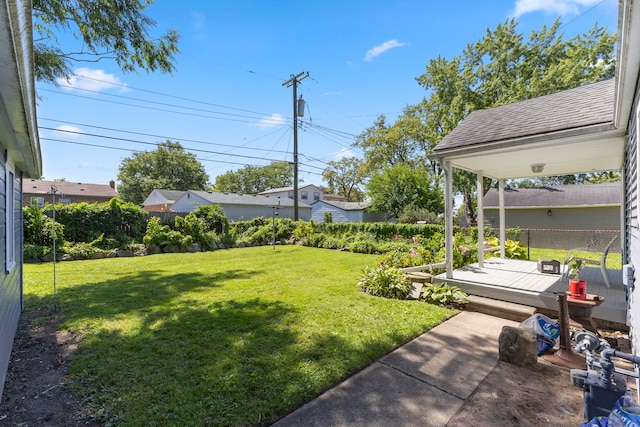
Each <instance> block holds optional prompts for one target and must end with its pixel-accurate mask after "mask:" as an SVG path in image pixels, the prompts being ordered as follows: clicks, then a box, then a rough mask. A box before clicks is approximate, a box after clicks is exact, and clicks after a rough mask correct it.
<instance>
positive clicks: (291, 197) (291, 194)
mask: <svg viewBox="0 0 640 427" xmlns="http://www.w3.org/2000/svg"><path fill="white" fill-rule="evenodd" d="M287 197H288V198H290V199H293V191H289V192H288V193H287Z"/></svg>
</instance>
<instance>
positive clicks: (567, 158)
mask: <svg viewBox="0 0 640 427" xmlns="http://www.w3.org/2000/svg"><path fill="white" fill-rule="evenodd" d="M615 89H616V86H615V79H609V80H604V81H601V82H598V83H593V84H589V85H584V86H581V87H577V88H575V89H570V90H565V91H562V92H558V93H554V94H551V95H546V96H541V97H538V98H533V99H529V100H526V101H521V102H516V103H513V104H508V105H503V106H500V107H495V108H491V109H487V110H477V111H474V112H472V113H471V114H469V116H467V117H466V118H465V119H464V120H463V121H462V122H461V123H460V124H459V125H458V126H457V127H456V128H455V129H454V130H453V131H452V132H451V133H449V134H448V135H447V136H446V137H445V138H444V139H443V140H442V141H441V142H440V143H439V144H438V145H437V146H436V147H435V148H434V154H433V155H432V157H434V158H438V159H446V160H447V161H449V162H450V164H451V166H453V167H455V168H458V169H464V170H468V171H472V172H477V173H480V172H481V173H483V174H484V176H487V177H491V178H494V179H511V178H525V177H531V176H549V175H566V174H573V173H584V172H596V171H608V170H618V169H620V168H621V167H622V160H623V155H624V141H625V138H624V137H625V133H626V132H625V131H626V129H619V128H616V126H615V125H614V105H615ZM532 165H538V167H537V168H535V167H534V168H532ZM540 169H541V170H540Z"/></svg>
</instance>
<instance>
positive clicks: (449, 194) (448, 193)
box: [442, 160, 453, 279]
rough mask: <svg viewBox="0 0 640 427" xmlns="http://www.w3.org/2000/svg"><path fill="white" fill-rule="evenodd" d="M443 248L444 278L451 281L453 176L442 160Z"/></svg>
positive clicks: (448, 162)
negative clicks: (445, 265)
mask: <svg viewBox="0 0 640 427" xmlns="http://www.w3.org/2000/svg"><path fill="white" fill-rule="evenodd" d="M442 163H443V165H442V166H443V167H442V168H443V170H444V239H445V240H444V247H445V259H444V262H445V263H446V264H447V267H446V274H445V276H446V278H447V279H453V174H452V170H451V162H450V161H448V160H444V161H443V162H442Z"/></svg>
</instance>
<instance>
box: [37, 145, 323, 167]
mask: <svg viewBox="0 0 640 427" xmlns="http://www.w3.org/2000/svg"><path fill="white" fill-rule="evenodd" d="M40 140H41V141H52V142H61V143H64V144H73V145H81V146H85V147H95V148H105V149H108V150H118V151H127V152H130V153H143V151H140V150H134V149H131V148H122V147H114V146H111V145H101V144H91V143H88V142H79V141H67V140H62V139H56V138H40ZM197 159H198V160H199V161H206V162H213V163H223V164H227V165H239V166H255V167H262V166H263V165H258V164H251V163H240V162H232V161H229V160H217V159H208V158H204V159H203V158H199V157H197ZM276 161H278V162H279V161H281V160H276ZM309 166H310V167H313V166H311V165H309ZM302 172H304V173H309V174H312V175H318V176H322V174H319V173H317V172H311V171H307V170H303V171H302Z"/></svg>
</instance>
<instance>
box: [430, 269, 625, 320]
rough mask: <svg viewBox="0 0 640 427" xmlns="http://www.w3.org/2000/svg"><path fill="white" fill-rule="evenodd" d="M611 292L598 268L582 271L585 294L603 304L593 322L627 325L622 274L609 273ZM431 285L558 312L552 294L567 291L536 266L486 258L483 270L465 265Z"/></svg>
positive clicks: (561, 281)
mask: <svg viewBox="0 0 640 427" xmlns="http://www.w3.org/2000/svg"><path fill="white" fill-rule="evenodd" d="M609 276H610V278H611V282H612V284H611V288H607V287H606V285H605V284H604V279H603V278H602V274H601V272H600V269H599V268H590V267H583V268H582V270H581V278H583V279H585V280H587V293H588V294H596V295H601V296H603V297H604V298H605V301H604V303H602V304H601V305H600V306H598V307H595V308H594V309H593V312H592V314H593V318H594V319H601V320H607V321H611V322H616V323H622V324H626V323H627V301H626V293H625V288H624V286H623V285H622V271H620V270H609ZM433 281H434V283H441V282H446V283H448V284H450V285H454V286H457V287H459V288H460V289H462V290H463V291H464V292H466V293H467V294H470V295H479V296H483V297H487V298H493V299H497V300H502V301H509V302H513V303H517V304H524V305H528V306H532V307H536V308H543V309H549V310H556V311H557V310H558V302H557V301H556V295H555V292H562V291H567V290H568V289H569V281H568V279H566V278H564V277H562V276H561V275H555V274H546V273H540V272H538V269H537V263H536V262H533V261H522V260H514V259H501V258H489V259H486V260H485V261H484V267H483V268H480V267H479V266H478V264H477V263H476V264H470V265H466V266H464V267H462V268H460V269H458V270H454V271H453V278H452V279H445V275H444V274H441V275H438V276H435V277H434V278H433Z"/></svg>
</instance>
